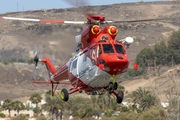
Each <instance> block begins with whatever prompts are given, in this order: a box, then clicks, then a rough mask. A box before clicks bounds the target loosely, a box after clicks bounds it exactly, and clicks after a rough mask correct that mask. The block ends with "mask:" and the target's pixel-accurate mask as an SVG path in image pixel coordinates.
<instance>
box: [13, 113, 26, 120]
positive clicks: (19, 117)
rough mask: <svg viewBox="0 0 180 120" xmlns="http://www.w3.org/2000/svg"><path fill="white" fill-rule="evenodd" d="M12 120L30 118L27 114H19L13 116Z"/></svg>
mask: <svg viewBox="0 0 180 120" xmlns="http://www.w3.org/2000/svg"><path fill="white" fill-rule="evenodd" d="M10 120H28V118H27V117H26V115H24V114H20V115H19V116H17V117H13V118H11V119H10Z"/></svg>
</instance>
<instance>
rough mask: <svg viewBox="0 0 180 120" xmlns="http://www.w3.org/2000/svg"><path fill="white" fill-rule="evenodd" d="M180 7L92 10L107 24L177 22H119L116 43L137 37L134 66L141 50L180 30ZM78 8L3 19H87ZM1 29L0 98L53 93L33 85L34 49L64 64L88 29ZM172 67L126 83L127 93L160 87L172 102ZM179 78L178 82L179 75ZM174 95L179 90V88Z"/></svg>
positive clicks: (9, 24)
mask: <svg viewBox="0 0 180 120" xmlns="http://www.w3.org/2000/svg"><path fill="white" fill-rule="evenodd" d="M179 8H180V1H165V2H163V1H162V2H137V3H118V4H113V5H103V6H92V9H91V10H92V11H93V13H95V14H99V15H104V16H105V17H106V20H137V19H148V18H172V19H168V20H164V21H156V22H141V23H123V24H114V25H115V26H116V27H117V28H118V29H119V33H118V35H117V37H116V39H123V38H125V37H128V36H130V37H133V38H134V43H133V44H132V45H131V46H130V48H128V50H127V51H128V53H129V57H130V62H131V63H130V66H129V67H130V68H132V67H133V66H132V65H133V63H134V60H135V57H136V55H137V54H138V53H139V52H140V50H142V49H143V48H153V46H154V45H155V44H156V43H157V42H159V41H160V40H165V41H168V37H169V35H171V33H172V32H173V31H176V30H178V29H179V27H180V23H179V21H178V20H179V18H180V11H179ZM79 9H82V8H81V7H79V8H67V9H49V10H46V9H43V10H32V11H22V12H9V13H5V14H1V16H11V17H25V18H39V19H62V20H75V21H77V20H86V17H85V15H83V14H82V13H80V12H79ZM0 26H1V27H0V61H1V64H0V77H1V79H0V81H1V84H0V91H1V92H0V100H4V99H7V98H12V99H17V98H19V97H21V98H22V97H25V96H30V95H31V94H32V93H35V92H37V93H44V92H45V91H47V90H49V89H50V87H51V86H48V85H35V86H34V85H33V84H32V82H31V80H32V72H33V67H34V65H33V64H31V63H32V61H31V60H32V58H33V57H34V51H37V52H38V53H39V55H40V56H41V57H49V58H51V59H52V60H54V64H55V65H56V66H60V65H62V64H63V63H65V62H66V61H67V60H68V59H69V58H70V57H71V55H72V54H73V51H74V50H75V48H76V43H75V36H76V35H78V34H80V33H81V31H82V30H83V28H85V27H86V26H85V25H66V24H63V25H62V24H50V23H47V24H42V23H35V22H24V21H11V20H0ZM27 62H28V63H29V64H27ZM39 69H41V70H42V69H43V67H41V66H40V67H39ZM168 69H171V68H168V67H167V68H166V69H163V70H162V71H161V73H162V74H161V75H160V76H155V77H154V76H153V75H152V76H150V78H149V79H147V78H144V77H142V78H138V79H133V80H127V81H124V82H122V83H121V84H122V85H123V86H125V88H126V93H130V92H131V91H133V90H135V89H137V88H138V87H139V86H143V87H146V88H148V89H149V90H152V91H153V90H157V89H158V90H157V91H158V92H157V91H155V92H156V93H157V95H159V96H160V97H161V99H162V101H165V100H167V96H165V93H167V92H168V91H169V89H171V88H172V87H174V84H171V82H172V81H173V80H175V79H173V80H169V77H168V75H169V74H170V73H168V74H167V73H166V72H167V71H168ZM174 69H176V68H174ZM44 72H45V71H41V72H40V74H39V75H40V76H41V77H44V74H43V73H44ZM176 76H177V79H178V74H177V73H176ZM162 78H163V79H162ZM157 83H158V84H157ZM161 83H162V84H161ZM172 83H173V82H172ZM155 85H159V86H158V87H157V86H155ZM177 85H178V82H177V83H176V86H177ZM62 87H64V86H63V85H61V86H60V87H59V88H58V89H61V88H62ZM155 88H156V89H155ZM165 88H166V89H165ZM176 91H177V90H176ZM171 92H175V90H174V91H171Z"/></svg>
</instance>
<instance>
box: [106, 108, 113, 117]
mask: <svg viewBox="0 0 180 120" xmlns="http://www.w3.org/2000/svg"><path fill="white" fill-rule="evenodd" d="M105 114H106V116H107V117H111V116H112V114H113V110H111V109H108V110H107V111H106V113H105Z"/></svg>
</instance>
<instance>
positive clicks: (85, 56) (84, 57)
mask: <svg viewBox="0 0 180 120" xmlns="http://www.w3.org/2000/svg"><path fill="white" fill-rule="evenodd" d="M87 53H88V52H85V53H84V56H83V62H86V60H87Z"/></svg>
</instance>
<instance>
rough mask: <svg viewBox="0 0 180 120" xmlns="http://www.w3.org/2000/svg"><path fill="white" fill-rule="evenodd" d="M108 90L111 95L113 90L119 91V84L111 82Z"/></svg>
mask: <svg viewBox="0 0 180 120" xmlns="http://www.w3.org/2000/svg"><path fill="white" fill-rule="evenodd" d="M108 88H109V94H111V93H112V91H113V90H117V88H118V83H117V82H114V83H113V82H110V83H109V86H108Z"/></svg>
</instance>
